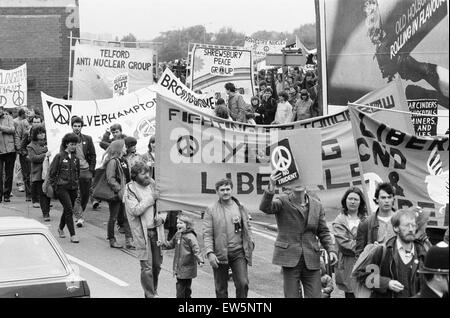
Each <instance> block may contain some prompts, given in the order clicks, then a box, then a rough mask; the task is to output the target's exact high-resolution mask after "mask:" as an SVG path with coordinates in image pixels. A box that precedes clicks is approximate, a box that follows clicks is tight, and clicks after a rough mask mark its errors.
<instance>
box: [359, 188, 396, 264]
mask: <svg viewBox="0 0 450 318" xmlns="http://www.w3.org/2000/svg"><path fill="white" fill-rule="evenodd" d="M394 196H395V193H394V188H392V185H391V184H389V183H380V184H379V185H378V186H377V189H376V190H375V199H374V201H375V203H376V204H378V209H377V210H376V211H375V213H372V214H371V215H370V216H369V217H368V218H367V219H365V220H364V221H363V222H361V223H360V224H359V226H358V231H357V234H356V247H355V253H356V257H358V256H359V254H361V253H362V251H363V250H364V247H366V245H367V244H370V243H374V242H378V243H386V241H387V240H388V239H389V238H391V237H392V236H394V235H395V233H394V231H393V228H392V224H391V221H390V220H391V218H392V216H393V215H394V213H395V210H394Z"/></svg>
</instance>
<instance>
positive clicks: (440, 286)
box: [415, 243, 449, 298]
mask: <svg viewBox="0 0 450 318" xmlns="http://www.w3.org/2000/svg"><path fill="white" fill-rule="evenodd" d="M448 250H449V248H448V245H447V244H442V243H439V244H438V245H436V246H432V247H431V248H430V250H429V251H428V253H427V255H426V256H425V263H424V266H423V267H422V268H421V269H419V270H418V272H419V273H421V274H422V275H423V277H424V281H425V284H422V286H421V289H420V293H418V294H417V295H416V296H415V298H448V263H449V262H448V260H449V257H448Z"/></svg>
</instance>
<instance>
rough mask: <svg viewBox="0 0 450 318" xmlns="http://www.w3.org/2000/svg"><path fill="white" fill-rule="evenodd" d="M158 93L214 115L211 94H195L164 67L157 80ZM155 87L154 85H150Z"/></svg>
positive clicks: (213, 101)
mask: <svg viewBox="0 0 450 318" xmlns="http://www.w3.org/2000/svg"><path fill="white" fill-rule="evenodd" d="M157 88H158V93H160V94H162V95H164V96H168V97H169V98H172V99H175V100H178V101H180V102H182V103H184V104H185V105H189V106H192V107H194V108H195V109H197V110H199V111H201V112H204V113H206V114H209V115H214V108H215V107H214V106H215V104H216V98H215V96H214V95H211V94H196V93H194V92H193V91H192V90H190V89H189V88H187V87H186V85H184V84H183V83H182V82H181V81H180V79H179V78H178V77H176V76H175V75H174V74H173V73H172V71H171V70H170V69H169V68H168V67H166V69H165V70H164V73H163V74H162V75H161V77H160V78H159V81H158V86H157ZM152 89H155V87H152Z"/></svg>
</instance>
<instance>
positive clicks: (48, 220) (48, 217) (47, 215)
mask: <svg viewBox="0 0 450 318" xmlns="http://www.w3.org/2000/svg"><path fill="white" fill-rule="evenodd" d="M44 222H50V215H49V214H44Z"/></svg>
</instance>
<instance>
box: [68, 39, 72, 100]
mask: <svg viewBox="0 0 450 318" xmlns="http://www.w3.org/2000/svg"><path fill="white" fill-rule="evenodd" d="M69 41H70V47H69V80H68V82H67V100H70V99H71V98H70V84H71V82H72V76H73V74H72V49H73V48H72V41H73V37H72V31H70V35H69Z"/></svg>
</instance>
